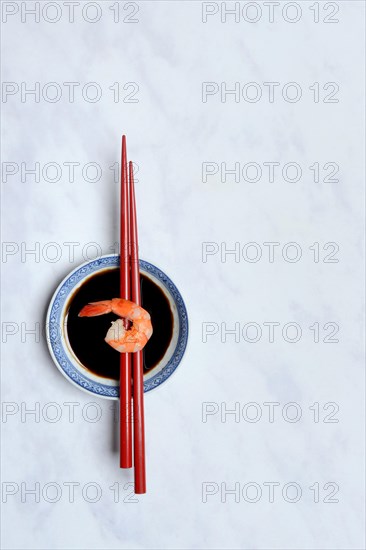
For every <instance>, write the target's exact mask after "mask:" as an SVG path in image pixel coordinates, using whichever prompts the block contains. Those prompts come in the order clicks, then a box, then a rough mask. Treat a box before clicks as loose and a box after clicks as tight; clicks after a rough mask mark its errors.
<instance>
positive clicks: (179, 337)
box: [46, 254, 188, 399]
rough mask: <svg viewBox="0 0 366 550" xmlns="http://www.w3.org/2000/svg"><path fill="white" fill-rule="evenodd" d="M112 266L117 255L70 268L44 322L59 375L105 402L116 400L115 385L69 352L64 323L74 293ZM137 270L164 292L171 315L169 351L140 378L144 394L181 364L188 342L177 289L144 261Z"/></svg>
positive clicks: (181, 303) (115, 262) (113, 266)
mask: <svg viewBox="0 0 366 550" xmlns="http://www.w3.org/2000/svg"><path fill="white" fill-rule="evenodd" d="M116 267H119V255H117V254H112V255H107V256H101V257H100V258H98V259H96V260H92V261H89V262H86V263H84V264H83V265H81V266H79V267H77V268H76V269H74V270H73V271H72V272H71V273H70V274H69V275H68V276H67V277H65V279H64V280H63V281H62V282H61V284H60V285H59V286H58V288H57V289H56V291H55V293H54V295H53V297H52V299H51V302H50V305H49V308H48V312H47V320H46V335H47V343H48V347H49V350H50V353H51V356H52V358H53V360H54V362H55V363H56V366H57V367H58V368H59V370H60V371H61V372H62V374H63V375H64V376H65V377H66V378H67V379H68V380H69V381H70V382H71V383H73V384H75V385H76V386H78V387H79V388H80V389H82V390H84V391H86V392H89V393H92V394H93V395H97V396H99V397H105V398H106V399H118V398H119V382H118V381H117V382H116V381H115V380H111V379H109V378H102V377H100V376H97V375H96V374H94V373H92V372H90V371H89V370H87V369H86V368H84V367H83V365H82V364H81V363H80V361H79V360H78V359H77V357H76V356H75V354H74V353H73V350H72V349H71V346H70V343H69V341H68V336H67V330H66V322H67V312H68V311H67V310H68V306H69V300H70V298H71V296H72V295H73V294H74V292H75V291H76V290H77V289H78V288H79V287H80V286H81V285H82V284H83V283H84V282H85V281H86V279H88V278H89V277H91V276H92V275H94V274H95V273H98V272H101V271H104V270H107V269H115V268H116ZM140 271H141V273H143V274H144V275H145V276H146V277H149V278H150V279H152V281H153V282H154V283H155V284H156V285H158V286H159V287H160V289H161V290H162V291H163V292H164V294H165V296H166V297H167V299H168V301H169V303H170V307H171V311H172V315H173V336H172V339H171V342H170V345H169V348H168V349H167V351H166V353H165V355H164V357H163V358H162V360H161V361H160V362H159V363H158V364H157V365H156V366H155V367H154V368H153V369H151V370H150V371H149V372H148V373H147V374H145V375H144V389H145V392H148V391H150V390H152V389H154V388H157V387H158V386H160V384H162V383H163V382H165V380H167V379H168V378H169V377H170V376H171V375H172V374H173V372H174V371H175V370H176V368H177V367H178V365H179V363H180V362H181V360H182V357H183V355H184V352H185V349H186V345H187V339H188V317H187V310H186V307H185V305H184V302H183V298H182V296H181V295H180V292H179V290H178V289H177V287H176V286H175V284H174V283H173V282H172V281H171V280H170V279H169V277H168V276H167V275H165V273H163V272H162V271H161V270H160V269H159V268H158V267H155V266H154V265H153V264H151V263H149V262H146V261H144V260H140Z"/></svg>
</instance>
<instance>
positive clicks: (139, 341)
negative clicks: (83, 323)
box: [79, 298, 153, 353]
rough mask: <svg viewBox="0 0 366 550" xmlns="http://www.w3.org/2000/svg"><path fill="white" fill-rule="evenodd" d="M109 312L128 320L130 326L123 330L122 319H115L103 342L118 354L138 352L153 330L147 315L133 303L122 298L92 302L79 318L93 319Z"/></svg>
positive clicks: (85, 307)
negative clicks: (130, 323)
mask: <svg viewBox="0 0 366 550" xmlns="http://www.w3.org/2000/svg"><path fill="white" fill-rule="evenodd" d="M111 312H112V313H115V314H116V315H119V317H123V318H125V319H128V320H129V321H131V322H132V326H131V328H129V329H125V327H124V325H123V321H122V319H117V321H114V322H113V323H112V326H111V327H110V329H109V330H108V332H107V335H106V337H105V339H104V340H105V341H106V342H107V344H109V345H110V346H112V348H114V349H116V350H117V351H119V352H120V353H133V352H135V351H140V350H141V349H142V348H143V347H144V346H145V345H146V343H147V341H148V340H149V338H150V337H151V335H152V333H153V329H152V324H151V318H150V315H149V313H148V312H147V311H146V310H145V309H143V308H142V307H140V306H138V305H137V304H135V302H130V301H129V300H124V299H123V298H113V299H112V300H103V301H101V302H92V303H90V304H88V305H87V306H84V307H83V309H82V310H81V311H80V313H79V317H95V316H96V315H104V314H105V313H111Z"/></svg>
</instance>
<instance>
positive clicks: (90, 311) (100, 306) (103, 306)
mask: <svg viewBox="0 0 366 550" xmlns="http://www.w3.org/2000/svg"><path fill="white" fill-rule="evenodd" d="M111 311H112V301H111V300H104V301H102V302H91V303H90V304H88V305H86V306H84V307H83V309H82V310H81V311H80V313H79V317H96V316H97V315H104V314H105V313H110V312H111Z"/></svg>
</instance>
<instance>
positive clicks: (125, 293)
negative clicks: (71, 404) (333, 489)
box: [120, 136, 146, 494]
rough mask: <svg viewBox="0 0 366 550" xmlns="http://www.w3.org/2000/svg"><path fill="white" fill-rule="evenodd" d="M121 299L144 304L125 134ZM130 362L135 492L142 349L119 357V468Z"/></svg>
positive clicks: (126, 430) (123, 457)
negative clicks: (142, 301)
mask: <svg viewBox="0 0 366 550" xmlns="http://www.w3.org/2000/svg"><path fill="white" fill-rule="evenodd" d="M120 216H121V227H120V229H121V235H120V248H121V252H120V272H121V278H120V293H121V298H124V299H126V300H132V302H135V303H136V304H138V305H141V290H140V269H139V257H138V238H137V219H136V201H135V186H134V178H133V164H132V162H129V163H128V167H127V149H126V136H122V162H121V210H120ZM131 365H132V371H133V442H134V444H133V449H134V459H135V461H134V462H135V472H134V479H135V493H137V494H142V493H146V471H145V425H144V377H143V354H142V351H138V352H135V353H121V358H120V467H121V468H132V407H131V398H132V391H131V384H132V377H131Z"/></svg>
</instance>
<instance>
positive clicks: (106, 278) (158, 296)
mask: <svg viewBox="0 0 366 550" xmlns="http://www.w3.org/2000/svg"><path fill="white" fill-rule="evenodd" d="M140 280H141V305H142V307H143V308H144V309H146V310H147V311H148V312H149V313H150V315H151V322H152V325H153V329H154V332H153V335H152V336H151V338H150V340H149V341H148V343H147V344H146V346H145V347H144V349H143V356H144V372H148V371H149V370H151V369H153V368H154V367H155V366H156V365H157V364H158V363H159V361H160V360H161V359H162V358H163V356H164V354H165V352H166V350H167V349H168V347H169V344H170V341H171V338H172V335H173V315H172V312H171V309H170V305H169V302H168V299H167V298H166V296H165V294H164V293H163V292H162V291H161V289H160V288H159V287H158V286H157V285H156V284H155V283H154V282H153V281H152V280H151V279H150V278H148V277H146V276H145V275H143V274H141V278H140ZM118 296H119V269H109V270H105V271H103V272H102V273H99V274H96V275H93V276H92V277H90V278H89V279H87V280H86V281H85V282H84V284H83V285H82V286H81V287H80V288H79V289H78V290H77V291H76V292H75V293H74V294H73V296H72V298H71V300H70V305H69V310H68V317H67V334H68V338H69V342H70V345H71V348H72V350H73V352H74V354H75V355H76V357H77V358H78V360H79V361H80V363H81V364H82V365H83V366H84V367H85V368H86V369H88V370H90V371H92V372H93V373H94V374H97V375H98V376H102V377H104V378H111V379H114V380H119V364H120V353H119V352H118V351H116V350H114V349H113V348H112V347H111V346H110V345H109V344H107V343H106V342H105V341H104V338H105V335H106V334H107V331H108V329H109V327H110V326H111V323H112V321H115V320H116V319H118V316H117V315H115V314H114V313H108V314H107V315H99V316H98V317H78V314H79V312H80V310H81V309H82V308H83V307H84V306H85V305H86V304H88V303H89V302H98V301H99V300H110V299H112V298H116V297H118Z"/></svg>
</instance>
